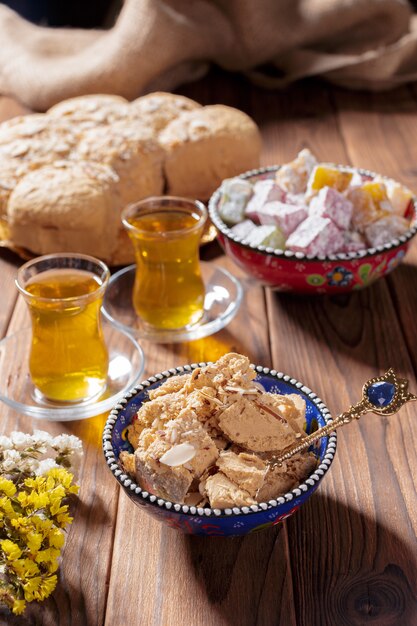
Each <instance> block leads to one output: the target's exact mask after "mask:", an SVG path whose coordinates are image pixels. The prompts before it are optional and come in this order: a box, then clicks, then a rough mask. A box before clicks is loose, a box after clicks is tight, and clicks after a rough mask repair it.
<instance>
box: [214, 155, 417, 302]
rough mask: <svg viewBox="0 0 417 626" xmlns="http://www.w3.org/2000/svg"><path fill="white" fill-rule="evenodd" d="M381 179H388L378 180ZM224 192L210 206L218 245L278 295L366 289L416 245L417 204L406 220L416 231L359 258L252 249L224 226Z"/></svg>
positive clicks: (270, 170) (271, 172) (258, 174)
mask: <svg viewBox="0 0 417 626" xmlns="http://www.w3.org/2000/svg"><path fill="white" fill-rule="evenodd" d="M279 168H280V166H279V165H272V166H269V167H264V168H261V169H258V170H252V171H250V172H245V173H244V174H241V175H240V176H239V178H244V179H246V180H249V181H250V182H251V183H255V182H256V181H258V180H263V179H267V178H273V177H274V176H275V174H276V172H277V170H278V169H279ZM343 168H344V169H345V170H346V169H350V170H351V171H353V172H355V171H356V172H358V173H359V174H361V176H362V177H363V178H365V179H368V180H372V179H373V178H374V177H375V176H377V174H376V173H375V172H370V171H368V170H363V169H359V168H347V167H346V166H343ZM378 177H379V178H384V177H381V176H379V175H378ZM220 198H221V191H220V188H219V189H217V190H216V191H215V192H214V194H213V195H212V197H211V199H210V202H209V215H210V218H211V221H212V222H213V224H214V225H215V227H216V228H217V231H218V235H217V236H218V239H219V241H220V243H221V245H222V247H223V248H224V250H225V252H226V254H227V255H228V256H230V257H231V258H232V259H233V261H234V262H235V263H236V264H237V265H239V266H240V267H242V268H243V269H244V270H245V271H246V272H247V273H248V274H249V275H251V276H253V277H254V278H256V279H258V280H259V281H261V282H262V283H264V284H266V285H269V286H270V287H273V288H274V289H276V290H277V291H292V292H295V293H316V294H317V293H333V294H334V293H342V292H347V291H352V290H353V289H361V288H363V287H367V286H368V285H370V284H371V283H373V282H375V281H376V280H377V279H378V278H381V277H382V276H385V275H386V274H388V273H389V272H391V271H392V270H393V269H394V268H396V267H397V266H398V265H399V264H400V263H401V261H402V260H403V258H404V256H405V253H406V251H407V248H408V246H409V243H410V240H411V239H412V238H413V237H414V235H415V234H416V232H417V199H414V200H413V201H412V202H410V204H409V207H408V209H407V213H406V216H405V217H407V218H409V219H410V228H409V229H408V231H407V232H406V233H405V234H404V235H402V236H401V237H399V238H398V239H393V240H392V241H390V242H389V243H386V244H384V245H383V246H378V247H377V248H367V249H365V250H360V251H358V252H347V253H338V254H332V255H329V256H327V257H312V256H307V255H305V254H303V253H301V252H291V251H290V250H277V249H276V250H274V249H273V248H267V247H265V246H253V245H250V244H246V243H245V242H244V240H243V239H242V238H241V237H238V236H236V235H235V234H234V233H233V232H232V231H231V230H230V228H229V227H228V226H227V225H226V224H225V223H224V222H223V221H222V219H221V217H220V215H219V212H218V206H219V202H220Z"/></svg>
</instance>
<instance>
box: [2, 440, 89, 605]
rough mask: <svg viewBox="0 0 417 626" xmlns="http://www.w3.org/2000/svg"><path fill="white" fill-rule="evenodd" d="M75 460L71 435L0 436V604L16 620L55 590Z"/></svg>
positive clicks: (78, 446)
mask: <svg viewBox="0 0 417 626" xmlns="http://www.w3.org/2000/svg"><path fill="white" fill-rule="evenodd" d="M81 457H82V443H81V441H80V440H79V439H78V438H77V437H74V436H73V435H65V434H64V435H59V436H58V437H51V435H49V434H48V433H46V432H43V431H39V430H37V431H34V434H33V435H28V434H24V433H21V432H13V433H11V435H10V437H4V436H0V605H3V606H7V607H8V608H9V609H11V610H12V611H13V613H15V614H16V615H19V614H20V613H22V612H23V611H24V610H25V607H26V603H27V602H32V601H33V600H36V601H38V602H40V601H42V600H44V599H45V598H47V597H48V596H49V595H50V594H51V593H52V592H53V590H54V589H55V587H56V584H57V575H56V571H57V569H58V559H59V556H60V553H61V548H62V547H63V545H64V543H65V529H66V527H67V526H68V525H69V524H71V522H72V517H70V515H69V501H68V497H69V496H70V495H71V494H76V493H78V485H76V484H74V474H76V472H77V470H78V467H79V464H80V461H81Z"/></svg>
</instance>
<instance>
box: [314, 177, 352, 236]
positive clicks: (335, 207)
mask: <svg viewBox="0 0 417 626" xmlns="http://www.w3.org/2000/svg"><path fill="white" fill-rule="evenodd" d="M352 212H353V204H352V203H351V202H350V200H348V199H347V198H345V197H344V196H343V195H342V194H341V193H340V192H339V191H337V189H333V187H327V186H326V187H322V188H321V189H320V191H319V193H318V194H317V196H315V197H314V198H313V199H312V201H311V202H310V215H320V216H321V217H328V218H329V219H331V220H332V222H334V223H335V224H336V226H337V227H338V228H340V229H341V230H345V229H346V228H348V227H349V224H350V220H351V218H352Z"/></svg>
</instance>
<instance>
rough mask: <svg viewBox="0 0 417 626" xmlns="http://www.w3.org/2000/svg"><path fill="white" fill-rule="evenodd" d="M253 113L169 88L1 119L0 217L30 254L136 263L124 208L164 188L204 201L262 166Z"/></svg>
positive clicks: (66, 103) (96, 98)
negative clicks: (205, 101) (232, 180)
mask: <svg viewBox="0 0 417 626" xmlns="http://www.w3.org/2000/svg"><path fill="white" fill-rule="evenodd" d="M259 156H260V135H259V130H258V128H257V126H256V125H255V123H254V122H253V121H252V120H251V118H249V117H248V116H247V115H245V114H244V113H242V112H241V111H238V110H236V109H233V108H231V107H226V106H222V105H214V106H206V107H202V106H201V105H200V104H198V103H197V102H194V101H193V100H190V99H189V98H185V97H183V96H176V95H173V94H167V93H163V92H157V93H154V94H148V95H146V96H143V97H141V98H138V99H137V100H134V101H133V102H131V103H128V102H127V101H126V100H124V99H123V98H120V97H118V96H111V95H100V94H98V95H90V96H82V97H79V98H72V99H70V100H67V101H64V102H61V103H60V104H57V105H55V106H54V107H52V108H51V109H50V110H49V111H48V113H47V114H44V115H41V114H36V115H28V116H22V117H20V118H15V119H12V120H9V121H7V122H4V123H3V124H0V218H1V219H2V221H4V222H7V225H8V230H9V235H10V236H9V237H8V239H9V240H10V242H11V245H15V246H19V247H21V248H25V249H27V250H28V251H29V252H30V253H32V254H34V255H36V254H45V253H53V252H83V253H87V254H92V255H95V256H98V257H100V258H101V259H103V260H104V261H105V262H107V263H109V264H110V265H117V264H126V263H130V262H132V261H133V260H134V255H133V248H132V246H131V243H130V241H129V239H128V237H127V235H126V233H125V231H124V229H123V227H122V224H121V220H120V213H121V210H122V209H123V208H124V207H125V206H126V205H127V204H130V203H132V202H135V201H138V200H141V199H143V198H145V197H147V196H157V195H162V194H164V193H169V194H171V195H179V196H185V197H190V198H198V199H200V200H207V199H208V198H209V197H210V195H211V194H212V192H213V191H214V190H215V189H216V188H217V187H218V185H219V184H220V183H221V181H222V180H223V179H224V178H228V177H230V176H234V175H236V174H239V173H240V172H242V171H244V170H247V169H251V168H254V167H257V166H258V165H259Z"/></svg>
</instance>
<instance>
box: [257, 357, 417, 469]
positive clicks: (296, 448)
mask: <svg viewBox="0 0 417 626" xmlns="http://www.w3.org/2000/svg"><path fill="white" fill-rule="evenodd" d="M412 400H417V396H415V395H414V394H412V393H410V392H409V391H408V380H406V379H404V378H398V376H397V375H396V373H395V372H394V370H393V369H392V368H391V369H389V370H388V371H387V372H386V373H385V374H384V375H383V376H378V377H376V378H371V380H368V382H366V383H365V384H364V386H363V387H362V399H361V400H360V401H359V402H358V403H357V404H354V405H353V406H351V407H350V408H349V409H348V410H347V411H345V412H344V413H342V414H341V415H338V416H337V417H336V418H335V419H334V420H333V421H332V422H330V423H329V424H327V425H326V426H323V427H322V428H319V429H318V430H316V431H314V432H313V433H311V434H310V435H307V437H304V439H302V441H301V442H299V443H298V442H297V443H296V444H294V445H291V446H289V447H288V448H286V449H285V450H282V451H281V452H280V453H279V454H273V455H271V456H270V458H269V460H268V469H269V470H270V469H273V468H274V467H276V466H277V465H282V463H283V461H286V460H287V459H289V458H290V457H292V456H293V455H294V454H298V452H301V451H302V450H305V449H306V448H309V447H310V446H311V444H312V443H314V442H315V441H317V440H318V439H320V438H321V437H324V436H326V435H329V434H330V433H331V432H333V431H334V430H336V429H337V428H340V427H341V426H344V425H345V424H349V422H351V421H352V420H354V419H357V420H358V419H359V418H360V417H361V416H362V415H365V414H366V413H376V414H377V415H394V413H397V411H399V410H400V408H401V407H402V406H403V405H404V404H406V403H407V402H410V401H412Z"/></svg>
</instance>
